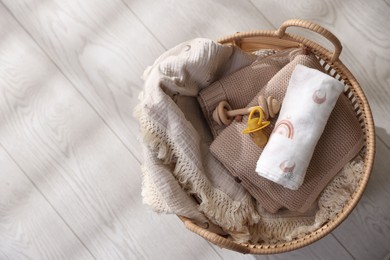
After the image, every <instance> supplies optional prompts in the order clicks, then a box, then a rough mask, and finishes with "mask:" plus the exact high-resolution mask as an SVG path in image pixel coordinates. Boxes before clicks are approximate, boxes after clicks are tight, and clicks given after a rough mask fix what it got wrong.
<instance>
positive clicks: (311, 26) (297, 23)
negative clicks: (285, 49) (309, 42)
mask: <svg viewBox="0 0 390 260" xmlns="http://www.w3.org/2000/svg"><path fill="white" fill-rule="evenodd" d="M291 26H294V27H301V28H305V29H308V30H311V31H313V32H316V33H318V34H320V35H322V36H323V37H325V38H326V39H328V40H329V41H330V42H331V43H332V44H333V45H334V52H333V54H332V56H331V58H330V62H334V61H336V60H338V58H339V56H340V53H341V50H342V46H341V43H340V41H339V39H337V37H336V36H334V34H333V33H331V32H329V31H328V30H327V29H325V28H324V27H322V26H320V25H318V24H315V23H313V22H310V21H306V20H300V19H291V20H287V21H285V22H283V23H282V24H281V25H280V27H279V29H278V30H277V31H276V32H275V34H276V35H277V36H278V37H279V38H283V37H284V36H285V34H286V29H287V28H288V27H291Z"/></svg>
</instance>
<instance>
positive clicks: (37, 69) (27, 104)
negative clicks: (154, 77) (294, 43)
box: [0, 0, 390, 259]
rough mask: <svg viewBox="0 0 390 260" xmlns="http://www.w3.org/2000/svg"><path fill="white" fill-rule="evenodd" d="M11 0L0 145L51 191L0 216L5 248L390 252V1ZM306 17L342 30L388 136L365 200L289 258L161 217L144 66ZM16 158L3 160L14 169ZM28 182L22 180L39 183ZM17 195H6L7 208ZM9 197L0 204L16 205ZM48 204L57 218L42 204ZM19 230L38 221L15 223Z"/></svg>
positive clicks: (95, 253) (181, 255) (305, 254)
mask: <svg viewBox="0 0 390 260" xmlns="http://www.w3.org/2000/svg"><path fill="white" fill-rule="evenodd" d="M2 2H3V3H4V5H5V6H6V8H7V9H5V8H4V6H2V5H0V32H1V33H0V39H1V42H0V45H1V48H0V91H1V94H0V144H2V145H3V146H4V147H5V149H6V150H7V152H8V153H9V154H11V155H12V157H13V159H14V160H15V161H16V162H17V164H18V165H19V166H20V167H21V169H22V170H23V172H25V174H26V175H27V176H28V178H30V179H31V180H32V184H33V186H34V185H35V187H36V189H39V192H41V193H37V192H35V193H30V192H29V194H43V196H44V197H42V195H41V198H39V196H38V195H37V196H38V198H36V196H35V195H31V196H33V197H34V198H33V199H24V198H20V199H21V200H23V202H19V204H17V203H18V202H17V200H16V198H15V203H16V204H17V205H20V206H18V210H19V211H18V212H23V213H25V214H24V215H27V214H30V212H32V213H35V215H34V214H33V215H32V217H31V219H30V218H26V217H25V216H24V218H22V216H19V215H18V216H19V217H20V218H19V219H17V218H15V219H12V220H9V219H6V222H1V221H2V220H1V218H2V217H3V215H0V225H1V226H0V228H4V226H5V229H7V230H12V231H7V232H8V233H7V232H6V233H2V232H1V230H0V249H1V250H0V259H2V258H5V257H9V256H10V258H14V256H16V258H19V256H20V258H23V257H25V258H34V256H36V255H39V256H42V257H39V258H43V259H44V258H55V256H58V258H61V254H62V252H68V251H69V252H71V254H72V255H71V256H74V258H81V259H87V258H88V257H89V256H92V257H94V258H98V259H286V258H287V259H351V258H356V259H381V258H382V257H384V255H385V254H386V253H387V252H386V251H390V249H389V247H388V245H389V243H387V241H389V235H388V234H389V233H390V232H389V218H388V216H389V215H390V212H389V207H388V203H387V201H388V199H389V193H388V189H387V187H388V186H389V184H390V183H389V178H388V176H389V174H388V173H389V170H388V169H389V165H388V162H387V161H386V160H388V159H387V158H389V156H390V152H389V145H390V137H389V133H390V132H389V131H390V130H389V129H390V123H389V121H388V120H387V119H388V114H389V112H390V110H389V102H388V100H389V97H390V95H389V89H388V86H389V83H390V78H389V75H390V73H389V68H390V66H389V61H390V60H389V57H390V55H389V54H390V53H389V44H390V41H389V35H390V34H389V32H390V29H389V23H388V22H387V20H388V18H387V17H388V14H389V13H390V12H389V6H390V5H389V4H388V3H386V2H385V1H379V0H375V1H371V2H364V1H363V0H356V1H341V2H340V1H335V0H326V1H319V0H310V1H303V0H298V1H294V2H291V1H286V0H283V1H270V0H258V1H257V0H254V1H253V2H250V1H242V2H236V1H231V0H228V1H222V0H218V1H211V0H207V1H202V2H199V1H194V0H183V1H178V0H163V1H152V0H143V1H132V0H123V1H119V0H113V1H103V0H97V1H94V0H84V1H76V0H71V1H60V0H54V1H44V0H39V1H29V0H15V1H14V0H4V1H2ZM7 10H9V11H10V13H12V14H13V16H14V18H15V20H17V21H18V22H19V23H20V25H21V26H22V27H21V26H19V25H18V24H17V23H16V21H15V20H14V19H13V17H12V16H10V14H9V13H8V12H7ZM295 17H300V18H307V19H310V20H313V21H315V22H318V23H320V24H322V25H324V26H325V27H326V28H328V29H330V30H331V31H332V32H334V33H335V34H336V36H338V37H339V38H340V40H341V41H342V43H343V46H344V50H343V52H342V56H341V58H342V60H343V62H344V63H345V64H346V65H347V66H348V67H349V68H350V69H351V71H352V72H353V73H354V74H355V76H356V77H357V78H358V80H359V82H360V83H361V85H362V87H363V89H364V90H365V91H366V93H367V95H368V97H369V101H370V103H371V106H372V108H373V111H374V116H375V119H376V123H377V125H378V128H377V130H378V131H377V132H378V136H379V138H380V139H381V140H383V141H384V142H383V143H381V144H380V147H378V153H379V152H380V153H381V157H380V158H382V159H377V161H376V164H375V170H374V176H373V178H372V179H371V181H370V184H369V187H368V189H367V192H366V194H365V195H364V197H363V199H362V201H361V203H360V204H359V205H358V207H357V209H356V210H355V211H354V212H353V213H352V215H351V217H350V218H348V219H347V220H346V222H345V223H343V224H342V225H341V227H339V228H338V229H337V230H336V231H335V232H334V233H333V234H332V235H329V236H327V237H325V238H324V239H322V240H321V241H318V242H316V243H315V244H313V245H311V246H308V247H306V248H304V249H300V250H297V251H295V252H291V253H286V254H280V255H271V256H250V255H249V256H248V255H240V254H238V253H235V252H230V251H227V250H221V249H219V248H217V247H215V246H212V245H210V244H209V243H207V242H206V241H204V240H203V239H202V238H200V237H198V236H197V235H195V234H193V233H191V232H189V231H187V230H186V229H185V228H184V226H183V224H182V223H181V222H180V221H179V220H178V219H177V218H176V217H175V216H165V215H162V216H160V215H157V214H155V213H153V212H151V211H150V209H148V208H147V207H146V206H144V205H142V204H141V200H142V199H141V195H140V193H141V188H140V187H141V178H140V169H139V161H140V160H141V157H140V153H139V144H138V141H137V140H136V137H137V136H138V126H137V122H136V121H135V120H134V119H133V117H132V108H133V107H134V106H135V104H136V103H137V96H138V93H139V91H140V90H141V88H142V87H141V86H142V81H141V79H140V76H141V74H142V71H143V70H144V69H145V68H146V67H147V66H148V65H151V64H152V63H153V61H154V60H155V59H156V58H157V57H158V56H159V55H160V54H161V53H162V52H163V51H164V50H165V49H167V48H170V47H172V46H174V45H176V44H178V43H180V42H183V41H185V40H188V39H192V38H194V37H209V38H212V39H216V38H218V37H221V36H224V35H227V34H231V33H234V32H236V31H248V30H251V29H274V28H276V27H277V26H279V25H280V23H281V22H282V21H284V20H286V19H289V18H295ZM24 30H25V31H24ZM289 31H292V32H299V33H301V34H303V35H311V34H310V33H307V32H304V31H302V30H294V29H291V30H290V29H289ZM311 36H313V35H311ZM314 38H315V39H317V38H316V36H314ZM319 41H320V42H321V43H324V44H325V45H326V46H329V47H330V48H331V47H332V46H331V45H329V44H328V43H327V42H326V41H324V40H323V39H320V40H319ZM0 156H1V149H0ZM378 158H379V157H378ZM8 161H9V160H8V159H7V160H6V161H5V163H4V165H6V167H11V169H14V167H15V165H13V164H12V163H11V162H8ZM0 162H4V161H1V159H0ZM8 164H9V165H8ZM0 165H2V164H0ZM1 169H2V170H3V168H1ZM2 174H3V173H2V172H1V173H0V176H2ZM377 176H379V177H377ZM0 178H1V177H0ZM6 178H7V179H8V178H10V176H9V175H6ZM0 181H1V179H0ZM11 181H15V182H16V181H17V179H15V180H13V179H11ZM16 183H18V184H17V187H16V184H15V190H18V191H19V190H20V189H24V188H25V187H27V188H26V189H30V188H28V187H30V186H31V183H30V184H28V182H27V184H26V183H24V182H19V181H17V182H16ZM19 183H20V184H19ZM0 185H1V184H0ZM29 185H30V186H29ZM13 191H14V190H12V192H13ZM5 192H11V191H10V190H9V189H8V190H6V191H5ZM3 194H5V193H3V190H1V191H0V195H3ZM12 194H14V193H12ZM7 196H8V197H9V196H10V195H8V193H6V198H7ZM12 196H13V195H12ZM15 196H16V195H15ZM11 198H12V197H11ZM17 198H18V199H19V197H17ZM45 199H46V201H45ZM6 201H7V200H6ZM7 203H8V202H6V203H4V202H3V200H2V197H0V206H1V205H8V204H7ZM45 205H46V206H45ZM1 207H2V208H0V214H3V213H2V212H6V214H8V215H6V216H9V215H10V214H16V213H15V212H14V211H13V210H11V209H10V208H9V206H1ZM41 207H42V212H43V213H44V212H48V213H47V214H46V215H45V216H42V215H40V212H35V211H34V210H35V209H36V208H38V209H41ZM50 207H52V209H50ZM3 208H6V210H5V211H1V210H2V209H3ZM19 208H20V209H19ZM45 210H46V211H45ZM53 211H54V212H56V214H58V215H55V214H54V213H53ZM50 212H51V213H50ZM58 216H60V218H61V220H62V221H63V223H64V225H65V226H66V227H68V230H67V229H66V228H65V227H63V226H62V225H61V224H60V223H61V221H60V220H58ZM3 223H5V224H3ZM14 223H18V226H17V228H18V229H15V228H14V227H15V224H14ZM42 223H45V225H43V224H42ZM46 223H50V224H49V225H46ZM11 226H12V227H11ZM51 226H55V227H56V228H57V229H59V230H61V229H64V230H65V232H68V233H71V234H73V235H74V236H73V237H72V236H71V235H69V236H68V235H66V234H65V235H64V237H62V238H58V239H54V240H58V241H49V242H50V243H52V244H50V243H49V242H48V243H45V245H43V242H42V241H47V240H48V239H49V238H52V237H53V236H58V233H59V232H57V231H56V230H57V229H55V230H54V231H51V229H50V227H51ZM20 227H22V228H25V230H27V231H26V232H25V233H21V234H20V233H16V232H17V231H20V230H21V228H20ZM37 230H38V231H37ZM66 230H67V231H66ZM10 232H11V233H10ZM12 232H13V233H12ZM40 234H46V235H42V237H41V238H39V239H41V240H39V239H38V238H34V239H36V241H39V244H38V242H37V243H35V244H34V242H30V241H33V240H34V239H31V240H30V237H34V236H38V235H40ZM2 235H4V236H7V237H6V238H5V240H6V243H4V244H3V243H2V240H1V239H2ZM77 237H78V238H77ZM336 238H337V240H336ZM23 239H24V240H23ZM367 240H369V241H368V243H367ZM20 241H22V242H20ZM26 241H27V242H26ZM339 241H340V242H341V244H340V243H339ZM57 243H58V244H57ZM80 243H82V244H83V245H85V247H86V248H87V250H89V252H90V254H89V255H88V253H85V250H86V249H85V248H83V247H82V246H80ZM45 246H47V247H50V248H46V247H45ZM69 247H71V248H70V249H69ZM344 248H346V249H347V250H348V251H346V250H345V249H344ZM14 249H17V250H14ZM18 250H19V251H18ZM11 251H12V253H13V254H10V253H9V252H11ZM3 252H6V253H7V255H5V254H4V253H3ZM18 252H21V253H18ZM1 254H3V255H1ZM16 254H17V255H16ZM351 255H352V257H351ZM3 256H4V257H3ZM52 256H54V257H52Z"/></svg>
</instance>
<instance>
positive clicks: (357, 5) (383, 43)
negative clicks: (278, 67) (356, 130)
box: [252, 0, 390, 145]
mask: <svg viewBox="0 0 390 260" xmlns="http://www.w3.org/2000/svg"><path fill="white" fill-rule="evenodd" d="M252 2H253V4H254V5H255V6H256V7H257V9H258V10H260V11H262V12H263V13H264V16H265V17H266V18H267V19H268V20H269V21H270V22H271V23H272V25H273V26H274V27H275V28H277V27H278V26H279V25H280V24H281V23H282V22H283V21H284V20H286V19H290V18H302V19H307V20H311V21H314V22H316V23H318V24H321V25H323V26H324V27H325V28H327V29H329V30H330V31H331V32H332V33H334V34H335V35H336V36H337V37H338V38H339V40H340V41H341V43H342V45H343V51H342V53H341V56H340V58H341V60H342V61H343V63H344V64H345V65H346V66H347V67H348V68H349V69H350V70H351V72H352V73H353V74H354V76H355V77H356V78H357V80H358V82H359V83H360V85H361V86H362V88H363V90H364V91H365V93H366V95H367V98H368V100H369V102H370V106H371V108H372V111H373V115H374V119H375V124H376V126H378V127H381V128H383V129H386V131H385V133H384V134H380V135H379V136H380V138H381V139H382V140H384V141H385V143H386V144H387V145H390V137H389V134H390V121H389V120H388V115H389V114H390V103H389V102H388V100H390V88H389V86H390V23H389V14H390V5H388V3H386V2H385V1H382V0H374V1H364V0H357V1H336V0H326V1H317V0H309V1H305V0H298V1H294V2H291V1H287V0H282V1H272V0H252ZM272 10H277V11H278V15H273V14H274V12H273V11H272ZM288 31H290V32H293V33H296V32H299V34H301V35H304V36H307V35H309V36H311V37H312V38H313V39H315V40H319V42H320V43H325V46H329V47H330V49H332V48H331V47H332V46H331V45H329V43H327V42H326V41H325V40H323V39H322V37H318V36H316V35H313V34H309V33H308V32H306V31H305V30H301V29H300V30H294V29H292V30H288Z"/></svg>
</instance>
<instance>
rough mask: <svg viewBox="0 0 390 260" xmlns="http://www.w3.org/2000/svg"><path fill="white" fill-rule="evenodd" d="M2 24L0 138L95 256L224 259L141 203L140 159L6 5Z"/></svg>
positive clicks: (172, 219)
mask: <svg viewBox="0 0 390 260" xmlns="http://www.w3.org/2000/svg"><path fill="white" fill-rule="evenodd" d="M0 24H1V25H2V28H3V29H4V30H3V32H4V33H3V34H2V38H3V41H2V43H1V51H0V61H1V64H2V66H1V70H0V90H1V95H0V118H1V127H0V143H1V144H2V145H3V146H4V147H5V149H6V150H7V151H8V152H9V153H10V155H11V156H12V157H13V158H14V159H15V160H16V161H17V162H18V164H19V166H20V167H21V169H22V170H23V171H24V172H25V173H26V174H27V176H28V177H29V178H30V179H31V180H32V182H33V183H34V184H35V185H36V187H38V188H39V190H40V191H41V192H42V194H44V196H45V197H46V198H47V200H48V201H49V202H50V204H51V205H52V206H53V208H54V209H55V211H56V212H58V214H60V216H61V217H62V218H63V220H64V222H66V224H67V225H68V226H69V228H70V229H72V231H73V232H74V233H75V234H76V235H77V236H78V237H79V239H80V240H81V241H82V243H83V244H84V245H85V246H86V247H87V248H88V250H89V251H90V252H91V254H92V255H93V257H95V258H99V259H159V257H160V256H164V257H166V258H167V259H183V256H185V257H186V259H188V258H192V259H201V258H199V257H201V256H204V255H207V256H210V257H211V258H214V259H219V256H218V254H216V253H215V252H214V250H213V249H212V248H211V246H210V245H209V244H208V243H207V242H206V241H204V240H203V239H198V238H197V237H196V236H195V235H192V234H190V232H185V229H184V227H183V225H182V224H181V225H180V224H179V223H180V221H179V220H178V219H177V218H176V217H174V216H169V217H159V216H158V215H156V214H152V213H151V212H150V211H148V210H147V208H146V207H145V206H144V205H142V204H141V203H142V202H141V201H142V199H141V178H140V174H139V173H140V169H139V164H138V162H137V161H136V159H135V158H133V157H132V155H131V153H130V152H129V151H128V150H127V149H126V148H125V146H124V145H123V143H121V142H120V140H119V139H118V138H117V137H116V136H115V135H114V134H113V132H112V131H111V129H109V128H108V127H107V125H105V124H104V122H103V121H102V120H101V119H100V118H99V117H98V116H97V114H96V113H95V111H94V110H93V109H92V108H91V107H90V106H89V105H88V104H87V103H86V102H85V100H84V99H83V98H82V97H81V96H80V95H79V93H78V92H77V91H76V90H75V89H74V88H73V87H72V85H71V84H70V83H69V82H68V81H67V79H66V78H65V77H64V76H63V75H62V74H61V73H60V71H58V69H57V68H56V67H55V66H54V65H53V64H52V63H51V62H50V60H49V59H48V58H47V57H46V56H45V55H44V54H43V53H42V52H41V50H40V49H39V48H38V47H37V46H36V44H35V43H34V42H33V41H32V39H31V38H29V36H28V35H27V34H26V33H25V32H24V31H23V30H22V29H21V28H20V27H19V25H18V24H17V23H16V21H14V20H13V18H12V17H11V16H10V15H9V14H7V12H6V10H5V9H4V8H2V6H0ZM30 210H31V208H30ZM48 228H49V227H48ZM178 241H180V246H179V247H178V246H177V243H178ZM64 246H65V244H64ZM150 248H153V249H152V250H151V249H150ZM65 249H66V248H64V250H65ZM199 252H201V253H199Z"/></svg>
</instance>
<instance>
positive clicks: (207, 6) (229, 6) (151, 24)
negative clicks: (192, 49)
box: [124, 0, 271, 48]
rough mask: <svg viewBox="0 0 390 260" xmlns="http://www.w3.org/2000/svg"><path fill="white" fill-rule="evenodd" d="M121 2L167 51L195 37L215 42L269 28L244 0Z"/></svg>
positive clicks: (129, 0) (150, 0)
mask: <svg viewBox="0 0 390 260" xmlns="http://www.w3.org/2000/svg"><path fill="white" fill-rule="evenodd" d="M124 1H125V3H126V4H127V6H128V7H129V8H130V9H131V10H132V11H133V12H134V13H135V15H136V16H137V17H138V18H139V19H140V20H141V21H142V22H143V24H145V26H146V27H147V28H148V29H149V30H150V31H151V32H152V33H153V35H155V36H156V38H158V39H159V40H160V42H161V43H162V44H163V45H164V46H165V47H166V48H171V47H173V46H175V45H177V44H178V43H181V42H184V41H187V40H190V39H193V38H196V37H205V38H210V39H217V38H220V37H223V36H226V35H229V34H233V33H235V32H238V31H248V30H252V29H259V28H262V27H269V26H271V25H270V23H269V22H268V21H267V20H266V19H265V18H264V16H263V15H262V14H261V13H259V12H258V11H257V10H256V8H254V7H253V5H252V4H251V3H249V2H247V1H239V2H238V1H234V0H225V1H222V0H218V1H212V0H205V1H194V0H182V1H178V0H176V1H172V0H162V1H153V0H144V1H131V0H124ZM151 6H153V8H150V7H151ZM167 14H171V15H167Z"/></svg>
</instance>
